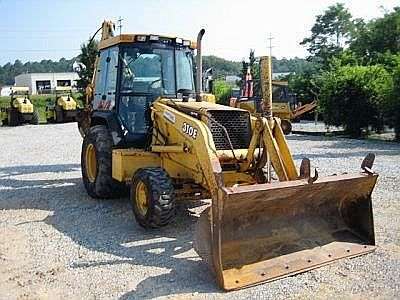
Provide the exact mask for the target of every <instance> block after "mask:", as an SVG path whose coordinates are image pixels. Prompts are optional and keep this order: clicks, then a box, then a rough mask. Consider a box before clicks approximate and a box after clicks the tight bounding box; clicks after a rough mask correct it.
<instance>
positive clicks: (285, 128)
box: [281, 119, 292, 135]
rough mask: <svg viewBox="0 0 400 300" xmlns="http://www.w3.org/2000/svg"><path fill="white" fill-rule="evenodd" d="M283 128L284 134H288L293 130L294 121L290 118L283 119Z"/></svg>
mask: <svg viewBox="0 0 400 300" xmlns="http://www.w3.org/2000/svg"><path fill="white" fill-rule="evenodd" d="M281 128H282V131H283V134H285V135H288V134H290V133H291V132H292V123H290V121H289V120H286V119H283V120H281Z"/></svg>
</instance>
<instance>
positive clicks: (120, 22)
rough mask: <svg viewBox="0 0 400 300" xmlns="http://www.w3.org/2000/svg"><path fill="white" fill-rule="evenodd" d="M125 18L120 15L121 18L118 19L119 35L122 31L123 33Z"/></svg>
mask: <svg viewBox="0 0 400 300" xmlns="http://www.w3.org/2000/svg"><path fill="white" fill-rule="evenodd" d="M123 20H124V19H122V17H121V16H120V17H119V19H118V28H119V35H121V33H122V21H123Z"/></svg>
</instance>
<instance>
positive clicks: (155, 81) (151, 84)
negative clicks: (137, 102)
mask: <svg viewBox="0 0 400 300" xmlns="http://www.w3.org/2000/svg"><path fill="white" fill-rule="evenodd" d="M160 81H163V83H164V84H163V86H162V88H164V86H165V83H169V81H168V80H167V79H162V78H158V79H156V80H154V81H152V82H151V83H150V84H149V86H148V88H147V91H148V92H150V89H151V88H152V87H153V85H154V84H155V83H157V82H160Z"/></svg>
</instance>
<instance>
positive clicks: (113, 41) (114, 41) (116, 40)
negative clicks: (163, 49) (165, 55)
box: [99, 33, 196, 50]
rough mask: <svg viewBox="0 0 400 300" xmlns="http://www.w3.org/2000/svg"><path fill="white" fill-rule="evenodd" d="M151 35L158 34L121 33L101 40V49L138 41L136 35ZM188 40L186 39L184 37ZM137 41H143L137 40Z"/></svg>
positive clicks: (191, 45)
mask: <svg viewBox="0 0 400 300" xmlns="http://www.w3.org/2000/svg"><path fill="white" fill-rule="evenodd" d="M150 35H157V34H138V33H136V34H121V35H117V36H114V37H110V38H107V39H104V40H101V41H100V44H99V49H100V50H102V49H105V48H108V47H111V46H115V45H118V44H123V43H136V36H147V38H149V37H150ZM157 36H159V37H160V38H161V39H162V38H166V39H171V40H172V39H175V38H176V37H174V36H165V35H157ZM183 40H186V39H183ZM137 43H142V42H137ZM189 47H190V48H191V49H196V42H193V41H190V46H189Z"/></svg>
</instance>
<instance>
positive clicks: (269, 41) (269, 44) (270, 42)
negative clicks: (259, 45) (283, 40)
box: [267, 33, 274, 59]
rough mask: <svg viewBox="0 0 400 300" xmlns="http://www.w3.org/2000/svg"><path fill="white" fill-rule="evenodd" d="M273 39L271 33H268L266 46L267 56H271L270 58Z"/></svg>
mask: <svg viewBox="0 0 400 300" xmlns="http://www.w3.org/2000/svg"><path fill="white" fill-rule="evenodd" d="M273 39H274V37H273V36H272V34H271V33H270V34H269V36H268V38H267V40H268V45H267V48H268V49H269V56H271V59H272V48H274V46H272V40H273Z"/></svg>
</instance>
